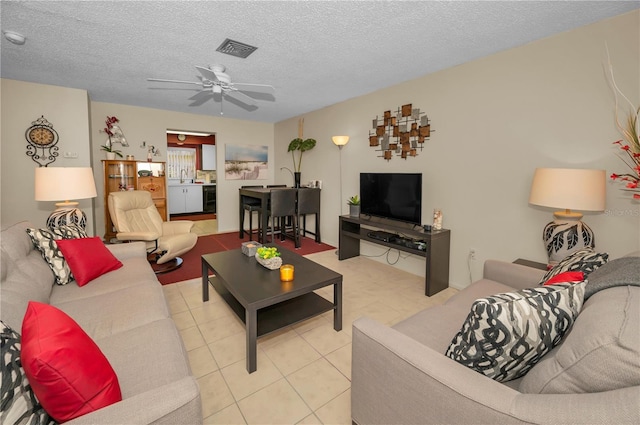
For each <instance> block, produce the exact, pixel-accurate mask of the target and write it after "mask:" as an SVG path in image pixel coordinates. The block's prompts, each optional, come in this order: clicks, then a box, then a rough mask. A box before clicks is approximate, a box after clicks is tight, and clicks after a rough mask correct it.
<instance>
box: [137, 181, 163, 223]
mask: <svg viewBox="0 0 640 425" xmlns="http://www.w3.org/2000/svg"><path fill="white" fill-rule="evenodd" d="M138 190H146V191H148V192H151V198H153V202H154V203H155V204H156V208H157V209H158V212H159V213H160V216H161V217H162V221H167V187H166V181H165V178H164V176H160V177H157V176H149V177H138Z"/></svg>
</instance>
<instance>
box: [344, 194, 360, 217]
mask: <svg viewBox="0 0 640 425" xmlns="http://www.w3.org/2000/svg"><path fill="white" fill-rule="evenodd" d="M347 204H348V205H349V215H350V216H351V217H359V216H360V198H359V197H358V195H354V196H352V197H351V198H349V199H348V200H347Z"/></svg>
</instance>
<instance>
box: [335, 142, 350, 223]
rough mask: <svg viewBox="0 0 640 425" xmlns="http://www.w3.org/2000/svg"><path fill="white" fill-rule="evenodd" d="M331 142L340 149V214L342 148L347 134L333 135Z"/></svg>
mask: <svg viewBox="0 0 640 425" xmlns="http://www.w3.org/2000/svg"><path fill="white" fill-rule="evenodd" d="M331 140H333V143H334V144H335V145H336V146H337V147H338V149H340V204H339V205H340V215H342V148H343V147H344V146H345V145H346V144H347V143H349V136H333V137H332V138H331Z"/></svg>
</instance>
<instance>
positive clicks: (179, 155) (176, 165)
mask: <svg viewBox="0 0 640 425" xmlns="http://www.w3.org/2000/svg"><path fill="white" fill-rule="evenodd" d="M167 168H168V170H167V175H168V178H170V179H179V178H180V173H181V170H184V171H186V173H187V174H186V177H185V176H184V173H183V177H184V178H186V179H195V176H196V150H195V149H189V148H169V149H167Z"/></svg>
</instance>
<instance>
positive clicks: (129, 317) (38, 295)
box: [0, 222, 202, 424]
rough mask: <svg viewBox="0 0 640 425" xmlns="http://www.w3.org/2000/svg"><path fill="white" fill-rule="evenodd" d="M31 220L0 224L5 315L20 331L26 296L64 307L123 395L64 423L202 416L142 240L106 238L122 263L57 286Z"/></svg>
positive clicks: (192, 420)
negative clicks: (31, 233)
mask: <svg viewBox="0 0 640 425" xmlns="http://www.w3.org/2000/svg"><path fill="white" fill-rule="evenodd" d="M28 227H36V226H33V225H31V224H29V223H27V222H22V223H18V224H16V225H13V226H11V227H8V228H6V229H3V230H2V234H1V254H2V264H1V269H0V271H1V277H2V280H1V293H0V297H1V313H0V317H1V319H2V321H3V322H4V323H5V324H7V325H9V326H10V327H11V328H13V329H14V330H16V331H17V332H20V329H21V326H22V319H23V317H24V314H25V310H26V308H27V304H28V302H29V301H30V300H33V301H38V302H41V303H47V304H50V305H53V306H55V307H57V308H58V309H60V310H62V311H64V312H65V313H67V314H68V315H69V316H70V317H71V318H73V319H74V320H75V321H76V322H77V323H78V324H79V325H80V326H81V327H82V329H83V330H84V331H85V332H86V333H87V334H88V335H89V336H90V337H91V338H92V339H93V340H94V341H95V342H96V343H97V345H98V347H99V348H100V349H101V350H102V352H103V353H104V355H105V356H106V358H107V359H108V361H109V363H110V364H111V366H112V367H113V369H114V371H115V373H116V375H117V377H118V381H119V384H120V388H121V391H122V398H123V399H122V401H120V402H118V403H115V404H112V405H110V406H107V407H104V408H102V409H99V410H96V411H94V412H92V413H89V414H87V415H84V416H80V417H78V418H76V419H74V420H72V421H70V422H67V423H69V424H85V423H86V424H124V423H136V424H165V423H166V424H169V423H171V424H176V423H185V424H186V423H188V424H197V423H202V407H201V400H200V391H199V388H198V384H197V382H196V379H195V378H194V376H192V374H191V370H190V367H189V360H188V357H187V353H186V351H185V348H184V345H183V343H182V339H181V337H180V333H179V332H178V329H177V328H176V325H175V323H174V322H173V320H172V319H171V317H170V314H169V310H168V307H167V303H166V300H165V298H164V293H163V290H162V287H161V285H160V283H159V282H158V280H157V279H156V277H155V274H154V273H153V270H152V269H151V267H150V265H149V263H148V262H147V259H146V251H145V245H144V243H142V242H139V243H130V244H119V245H107V247H108V248H109V250H110V251H111V252H112V253H113V254H114V255H115V256H116V257H117V258H118V259H119V260H120V261H121V262H122V263H123V267H121V268H120V269H118V270H114V271H112V272H109V273H107V274H105V275H102V276H100V277H98V278H97V279H95V280H93V281H91V282H89V283H88V284H87V285H85V286H83V287H79V286H78V285H76V284H75V282H71V283H69V284H67V285H64V286H60V285H55V284H54V276H53V273H52V272H51V270H50V268H49V267H48V265H47V264H46V262H45V261H44V260H43V259H42V257H41V255H40V253H39V252H38V251H37V250H35V249H34V247H33V244H32V242H31V240H30V239H29V237H28V235H27V233H26V231H25V229H26V228H28Z"/></svg>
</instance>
